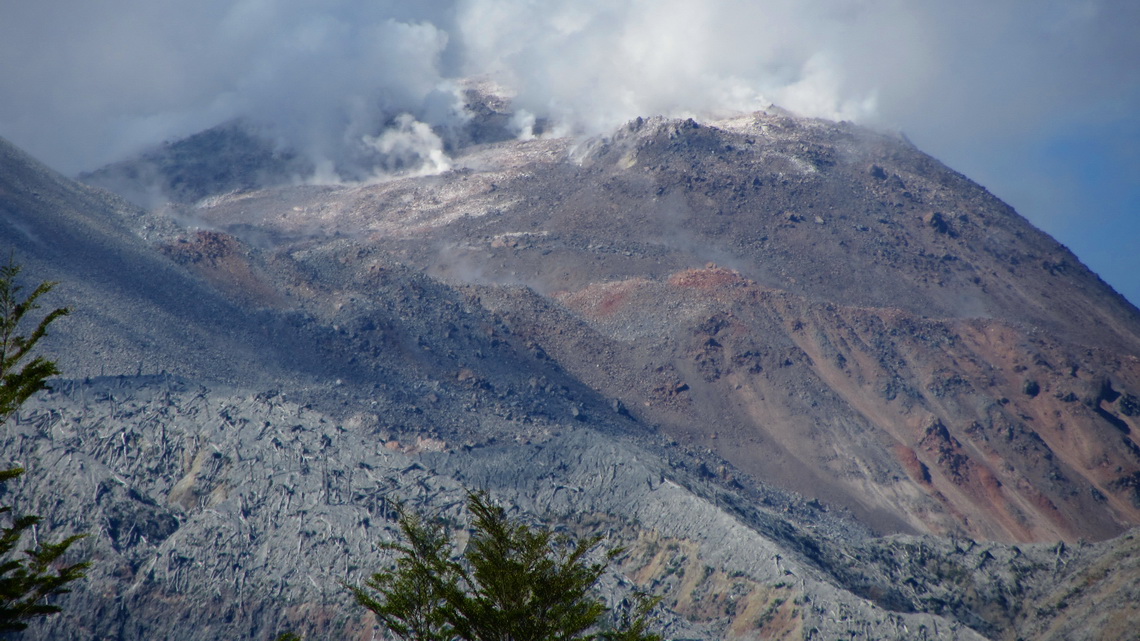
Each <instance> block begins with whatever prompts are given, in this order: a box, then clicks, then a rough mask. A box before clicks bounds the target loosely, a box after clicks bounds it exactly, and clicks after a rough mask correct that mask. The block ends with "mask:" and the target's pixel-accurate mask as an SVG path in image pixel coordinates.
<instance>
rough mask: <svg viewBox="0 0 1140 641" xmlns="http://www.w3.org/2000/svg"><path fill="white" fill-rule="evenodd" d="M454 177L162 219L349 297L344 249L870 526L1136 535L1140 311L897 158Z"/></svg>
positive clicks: (658, 158)
mask: <svg viewBox="0 0 1140 641" xmlns="http://www.w3.org/2000/svg"><path fill="white" fill-rule="evenodd" d="M454 164H455V167H456V168H455V169H453V170H452V171H448V172H445V173H444V174H441V175H437V176H426V177H408V178H401V179H394V180H387V181H382V182H378V183H371V184H359V185H349V186H325V187H312V186H309V187H293V188H290V187H284V188H275V189H266V190H259V191H254V192H250V193H244V194H240V195H232V196H225V197H220V198H213V199H210V200H209V201H204V202H202V203H199V204H198V205H197V206H194V207H185V208H182V209H180V210H179V215H180V216H183V217H195V218H196V219H197V220H199V221H200V224H202V225H204V226H209V227H211V228H212V229H215V230H220V231H221V232H224V233H226V234H229V235H232V236H234V237H236V238H240V239H244V240H245V241H246V242H247V243H248V244H249V245H250V246H260V247H262V248H263V249H264V250H265V254H263V255H267V256H279V255H282V254H290V255H292V256H294V257H300V259H301V262H305V261H308V260H310V258H311V259H314V260H315V259H316V258H317V252H315V251H310V250H308V249H305V253H304V254H302V253H301V252H298V251H296V250H295V248H307V247H309V246H316V245H319V246H322V247H325V248H326V252H327V253H326V254H325V256H326V257H327V258H328V259H329V260H335V261H337V262H339V263H340V264H344V265H356V266H357V267H358V271H357V272H356V275H355V276H353V278H352V279H350V280H349V281H345V282H346V283H355V285H352V287H351V288H352V289H353V291H355V292H356V294H355V295H353V296H354V297H355V298H357V299H360V298H362V297H363V298H367V294H366V292H367V289H368V287H367V285H366V284H365V283H366V279H365V278H364V275H363V272H360V271H359V268H360V267H361V266H362V265H363V264H364V262H366V261H363V260H362V259H360V258H358V257H357V254H359V252H361V251H363V252H365V253H364V254H361V255H363V256H368V257H380V256H387V257H389V258H390V259H391V260H394V261H397V262H400V263H402V264H404V265H407V266H408V267H410V268H412V269H414V270H419V271H422V272H424V273H427V274H430V275H432V276H433V277H436V278H438V279H440V280H442V281H443V282H445V283H449V284H451V285H453V286H457V287H460V288H463V287H467V288H468V289H469V290H470V291H474V292H477V295H478V296H479V298H480V300H481V301H482V304H483V305H485V306H487V307H489V308H492V309H494V310H495V311H496V312H497V313H499V314H501V315H502V316H503V318H506V319H509V324H510V326H511V327H512V329H513V331H514V333H515V335H516V336H518V337H520V338H521V339H522V340H523V341H524V343H525V344H526V345H527V346H528V349H531V350H532V351H535V352H536V353H539V352H541V353H542V354H545V355H546V356H548V357H550V358H552V359H553V360H555V361H557V362H558V364H559V365H560V366H561V367H563V368H565V370H566V371H567V372H568V373H570V374H572V375H573V376H575V377H577V378H578V379H580V380H581V381H583V382H584V383H586V384H587V385H589V386H591V387H593V388H594V389H596V390H598V391H599V392H601V393H602V394H603V395H604V396H606V397H609V398H615V399H617V400H618V401H620V403H621V404H622V405H623V406H624V407H625V408H626V409H627V411H628V412H629V413H630V414H631V415H632V416H635V417H637V418H638V419H639V420H640V421H641V422H643V423H646V424H654V425H659V426H660V429H661V431H662V432H664V433H665V434H668V435H669V436H670V437H672V438H674V439H676V440H677V441H679V442H681V443H684V444H686V445H688V446H690V447H693V448H696V449H711V450H713V451H715V452H716V453H718V454H719V455H720V456H722V457H724V458H726V459H728V460H729V461H730V462H731V463H732V464H734V465H735V466H736V467H737V468H738V469H740V470H742V471H744V472H747V473H748V474H751V475H753V476H755V477H758V478H762V479H765V480H768V481H771V482H773V483H776V484H778V485H780V486H783V487H787V488H791V489H794V490H796V491H798V492H801V493H803V494H805V495H808V496H811V497H815V498H819V499H820V500H824V501H826V502H828V503H829V504H833V505H839V506H843V507H845V508H847V509H850V510H852V511H853V512H854V513H855V514H856V515H858V517H859V518H861V519H863V520H864V521H865V522H867V523H869V524H871V525H872V526H873V527H875V528H876V529H878V530H880V531H884V532H887V531H900V532H931V533H943V534H947V533H955V534H962V535H966V536H972V537H983V538H990V539H998V540H1007V541H1030V540H1055V539H1058V538H1061V539H1065V540H1069V541H1075V540H1077V539H1079V538H1082V537H1084V538H1092V539H1102V538H1106V537H1111V536H1115V535H1117V534H1120V533H1121V532H1123V531H1124V530H1125V529H1127V528H1129V527H1132V526H1133V525H1135V524H1136V523H1137V522H1140V491H1138V490H1137V487H1138V486H1137V484H1136V480H1135V479H1136V478H1137V475H1138V474H1140V458H1138V457H1137V455H1136V454H1135V453H1136V452H1140V444H1138V443H1137V440H1136V437H1135V436H1134V433H1135V431H1136V430H1137V429H1140V413H1138V412H1136V411H1135V410H1134V406H1136V403H1137V400H1136V399H1137V395H1138V394H1140V391H1138V390H1140V365H1138V364H1140V360H1138V359H1137V355H1138V354H1140V347H1138V345H1140V330H1138V329H1137V328H1138V327H1140V313H1138V311H1137V309H1136V308H1135V307H1133V306H1132V305H1130V304H1129V303H1128V302H1127V301H1126V300H1124V299H1123V298H1121V297H1120V296H1118V295H1117V294H1116V293H1115V292H1113V291H1112V289H1111V288H1109V287H1108V286H1107V285H1105V284H1104V283H1103V282H1102V281H1101V280H1100V279H1099V278H1097V277H1096V275H1095V274H1093V273H1092V272H1090V271H1089V270H1088V269H1087V268H1085V267H1084V266H1083V265H1082V264H1081V263H1080V261H1079V260H1078V259H1077V258H1076V257H1075V256H1073V255H1072V253H1071V252H1069V251H1068V250H1067V249H1066V248H1064V247H1063V246H1061V245H1060V244H1058V243H1057V242H1056V241H1054V240H1053V239H1051V238H1049V237H1048V236H1047V235H1046V234H1044V233H1042V232H1041V231H1040V230H1037V229H1035V228H1033V227H1032V225H1030V224H1029V223H1028V222H1026V221H1025V220H1024V219H1023V218H1021V217H1020V216H1018V215H1017V214H1016V212H1014V211H1013V210H1012V209H1010V208H1009V207H1008V206H1007V205H1005V204H1004V203H1002V202H1001V201H1000V200H998V199H996V198H995V197H993V196H992V195H991V194H989V193H988V192H986V191H985V189H983V188H982V187H980V186H978V185H976V184H974V183H971V182H970V181H969V180H967V179H966V178H965V177H963V176H961V175H960V174H958V173H956V172H954V171H952V170H950V169H948V168H946V167H944V166H943V165H941V164H940V163H938V162H937V161H935V160H934V159H932V158H930V157H929V156H926V155H925V154H922V153H921V152H920V151H918V150H916V149H915V148H914V147H913V146H912V145H910V144H909V143H908V142H906V141H905V140H904V139H901V138H899V137H895V136H888V135H882V134H878V133H874V132H870V131H867V130H864V129H860V128H858V127H854V126H852V125H848V124H842V123H841V124H836V123H828V122H824V121H818V120H804V119H798V118H794V117H791V116H788V115H786V114H783V113H779V112H774V113H760V114H753V115H750V116H744V117H740V118H735V119H731V120H725V121H718V122H712V123H708V124H705V125H702V124H699V123H696V122H693V121H677V120H667V119H651V120H648V121H646V120H642V121H636V122H633V123H630V124H629V125H628V126H627V127H624V128H622V129H621V130H619V131H618V132H615V134H614V135H612V136H610V137H608V138H603V139H593V140H586V141H572V140H566V139H543V140H533V141H525V142H516V141H506V142H500V143H496V144H488V145H476V146H472V147H469V148H465V149H463V150H461V153H459V154H458V155H457V156H456V158H454ZM204 233H205V232H199V233H198V236H197V237H196V238H192V237H191V235H187V236H185V237H183V238H178V239H176V240H172V241H171V242H173V243H174V244H175V245H176V246H182V245H187V246H195V245H197V244H202V243H206V242H208V240H207V239H205V238H204V237H203V234H204ZM210 233H213V232H210ZM234 242H237V241H234ZM338 243H339V244H338ZM338 247H339V248H340V249H337V248H338ZM359 248H364V249H359ZM336 252H340V253H339V254H336ZM354 252H356V254H354ZM334 254H336V256H335V258H334V257H333V255H334ZM219 260H223V259H219ZM186 262H187V264H191V263H193V260H192V259H188V260H187V261H186ZM325 262H328V261H327V260H326V261H325ZM202 263H203V261H198V262H197V263H194V264H197V265H199V266H200V271H202V273H209V274H213V275H214V277H215V280H216V281H217V282H219V283H221V284H223V285H224V284H225V283H227V282H230V280H227V278H226V276H225V274H220V273H218V272H217V270H216V269H215V270H214V271H212V272H211V271H210V270H211V269H214V268H213V267H210V266H209V265H207V266H205V267H201V265H202ZM263 273H264V274H266V278H267V279H268V280H270V281H273V280H274V279H276V281H275V282H277V283H278V285H277V287H278V288H280V289H284V290H287V291H288V290H290V289H291V288H293V287H294V285H292V284H290V283H288V282H284V281H283V280H282V279H281V278H280V277H278V276H274V275H273V273H274V269H273V268H272V266H269V265H266V266H265V268H264V270H263ZM231 280H232V279H231ZM346 287H347V285H346ZM317 300H318V299H313V301H314V302H317ZM318 304H319V303H318Z"/></svg>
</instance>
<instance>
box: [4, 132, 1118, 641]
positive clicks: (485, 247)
mask: <svg viewBox="0 0 1140 641" xmlns="http://www.w3.org/2000/svg"><path fill="white" fill-rule="evenodd" d="M496 140H497V139H496ZM750 140H751V142H749V141H750ZM2 149H3V150H4V155H3V156H2V158H0V159H2V160H3V163H4V164H3V165H2V166H0V181H2V182H0V190H2V191H0V207H2V210H0V225H2V226H3V235H0V246H2V247H0V248H2V249H11V248H14V249H15V250H16V258H17V260H19V261H21V262H23V263H24V264H25V265H26V266H27V272H26V275H27V276H28V278H29V279H30V280H36V279H41V278H54V279H60V280H62V281H64V283H63V285H61V286H60V289H59V290H58V294H59V295H58V296H57V297H56V298H55V299H53V300H52V301H48V304H69V305H72V306H74V307H75V308H76V314H77V315H82V314H87V317H86V318H83V317H82V316H79V317H78V318H69V319H66V322H64V321H61V322H60V323H59V326H58V327H57V328H55V331H54V332H53V335H52V337H51V339H52V341H53V343H52V344H51V345H49V346H48V347H50V349H51V351H50V355H51V356H53V357H56V358H58V359H59V360H60V361H61V365H62V366H63V369H64V370H65V373H66V375H67V376H70V377H73V378H72V379H71V380H63V381H59V382H57V384H56V385H55V388H56V389H55V391H53V392H52V393H51V394H46V395H43V396H42V397H40V398H37V399H35V400H34V401H33V402H32V403H30V404H29V405H28V406H27V407H26V408H25V409H24V410H23V411H22V412H21V413H20V415H19V416H18V417H17V418H16V419H15V420H14V421H13V422H12V423H10V424H9V425H7V426H6V430H5V433H4V434H3V436H2V440H0V452H2V453H3V455H4V456H5V458H6V460H8V461H12V462H16V461H18V462H20V463H21V464H22V465H24V466H26V467H27V468H28V469H29V472H28V474H27V475H26V477H25V478H24V479H23V480H22V481H21V482H20V483H19V484H14V485H13V486H12V487H11V488H10V490H9V494H8V496H7V497H6V500H7V499H10V500H11V501H12V502H13V503H15V504H16V505H19V506H20V507H21V508H23V509H28V510H30V511H35V512H38V513H40V514H43V515H44V516H45V523H44V528H45V531H51V532H53V533H58V534H63V533H69V532H76V531H87V532H92V533H93V536H92V537H91V538H90V539H88V540H87V542H86V545H87V548H86V550H87V551H88V552H89V553H90V554H91V556H92V557H93V559H94V560H95V569H94V571H93V573H92V577H91V579H90V580H89V581H87V582H86V583H85V584H83V585H82V586H80V589H79V590H77V591H76V592H75V593H74V594H72V595H70V596H69V597H68V598H67V600H66V601H64V602H63V605H64V608H65V614H64V615H63V616H61V617H59V618H57V619H54V620H50V621H45V622H44V625H42V626H39V627H37V628H36V629H35V630H34V631H32V632H31V636H30V637H29V638H43V639H49V638H50V639H71V638H75V639H80V638H82V639H88V638H93V637H94V638H118V639H149V638H171V639H185V640H187V641H190V640H198V639H201V640H206V639H231V638H254V639H270V638H274V637H275V636H276V634H277V633H278V632H279V631H281V630H282V629H285V628H292V629H294V630H297V631H299V632H302V633H304V634H305V635H306V636H307V637H309V638H325V637H335V638H372V636H373V629H372V626H373V622H372V621H371V620H370V619H368V618H366V617H364V616H363V614H362V612H361V611H360V610H359V609H357V608H355V607H354V606H353V605H352V604H351V603H349V599H348V598H347V594H346V593H345V592H344V590H343V589H342V588H341V586H340V583H339V582H340V581H341V580H345V581H350V582H352V581H358V580H360V579H361V578H362V577H364V576H366V575H367V574H368V573H369V572H371V571H372V570H373V569H374V568H376V567H378V565H379V564H380V563H382V561H383V558H384V557H383V552H382V551H381V549H380V545H379V544H380V543H382V542H385V541H391V540H392V538H393V536H394V534H395V525H394V521H393V512H392V505H393V504H394V503H395V502H398V501H402V502H405V503H408V504H410V505H412V506H414V507H416V508H418V509H423V510H427V511H429V512H431V513H435V514H440V515H442V516H444V517H446V518H447V519H448V520H449V522H451V523H453V524H454V525H455V527H456V528H457V529H458V530H459V532H458V534H459V535H460V538H462V534H463V530H464V525H463V523H464V522H465V519H466V516H465V514H464V513H463V511H462V504H463V493H464V490H465V488H472V487H481V488H485V489H487V490H489V491H490V492H491V494H492V496H494V497H496V498H497V500H500V501H502V502H503V503H505V504H507V505H510V506H512V507H513V508H514V509H517V510H518V511H517V514H519V515H520V516H521V517H523V518H527V519H534V520H541V521H543V522H545V523H547V524H550V525H552V526H554V527H557V528H558V529H559V530H560V531H563V532H567V533H570V534H574V535H583V534H594V533H597V534H603V535H605V536H606V537H607V538H606V541H607V544H609V545H624V547H625V549H626V552H625V553H624V554H623V556H622V557H621V558H620V559H619V562H618V563H617V564H616V566H615V567H614V568H613V569H612V572H610V573H609V574H608V575H607V577H606V579H605V582H604V586H603V593H604V596H605V597H606V598H607V599H609V600H610V601H611V602H614V603H617V602H620V600H621V599H622V598H623V596H624V595H626V594H628V592H629V591H630V590H631V589H633V588H634V587H639V588H641V589H647V590H650V591H652V592H655V593H658V594H661V595H662V596H664V597H665V601H664V604H663V605H664V607H663V608H662V611H661V612H660V613H659V615H658V623H659V624H660V626H661V627H662V628H663V630H664V631H665V633H666V634H667V636H668V637H669V638H700V639H722V638H741V639H761V638H764V639H770V638H789V639H794V638H804V639H814V638H851V639H911V638H915V636H916V635H925V636H926V638H930V639H980V638H991V639H1005V638H1011V639H1012V638H1018V637H1019V636H1023V637H1026V638H1040V639H1046V638H1058V637H1059V636H1066V635H1067V637H1068V638H1078V639H1079V638H1081V636H1080V635H1082V634H1084V635H1087V636H1086V637H1085V638H1097V637H1098V636H1103V635H1102V634H1101V633H1111V632H1112V631H1114V630H1117V629H1119V625H1120V622H1121V620H1122V618H1121V616H1124V617H1125V618H1126V615H1120V616H1118V615H1116V614H1114V613H1116V612H1125V613H1127V612H1128V610H1127V607H1129V606H1128V604H1129V603H1130V599H1131V598H1132V597H1133V596H1134V595H1133V594H1132V590H1131V587H1130V586H1133V585H1136V584H1137V582H1136V580H1135V579H1136V578H1137V569H1136V568H1134V567H1132V565H1133V564H1130V563H1127V562H1125V561H1122V560H1121V559H1126V558H1129V553H1130V550H1131V549H1132V547H1134V546H1133V538H1130V537H1132V535H1131V534H1124V535H1122V536H1119V537H1117V538H1113V539H1110V540H1107V541H1105V542H1103V543H1098V544H1096V545H1083V544H1082V545H1065V546H1058V545H1057V541H1058V540H1059V539H1066V540H1067V539H1076V538H1079V537H1085V538H1088V539H1098V540H1099V539H1108V537H1112V536H1113V535H1115V534H1117V533H1119V532H1122V531H1123V530H1124V529H1126V528H1128V527H1130V526H1132V525H1134V524H1135V523H1136V522H1137V513H1136V510H1137V509H1140V508H1138V507H1137V506H1136V503H1137V502H1140V501H1136V500H1135V499H1134V498H1133V497H1135V496H1136V488H1137V484H1136V483H1134V482H1133V481H1132V479H1134V478H1135V476H1136V475H1137V474H1138V473H1140V468H1137V464H1138V463H1137V461H1140V454H1136V452H1140V448H1137V447H1136V444H1135V441H1134V438H1135V437H1134V434H1135V429H1137V428H1138V427H1140V425H1138V424H1137V419H1136V416H1137V415H1138V414H1140V405H1138V403H1137V401H1136V391H1137V390H1138V389H1140V385H1138V381H1137V380H1136V379H1137V359H1136V357H1135V354H1136V353H1137V352H1136V349H1135V346H1136V344H1137V339H1136V336H1137V331H1138V330H1137V324H1136V322H1135V316H1136V310H1135V309H1134V308H1132V307H1131V306H1129V305H1128V304H1127V302H1125V301H1123V300H1122V299H1120V298H1119V297H1116V296H1115V295H1114V294H1113V293H1112V292H1111V290H1109V289H1108V288H1107V287H1105V286H1104V285H1103V284H1102V283H1099V281H1098V280H1097V279H1096V278H1095V276H1094V275H1092V274H1090V273H1089V272H1088V271H1087V270H1085V269H1084V268H1083V267H1082V266H1080V264H1079V262H1078V261H1077V260H1076V259H1075V258H1074V257H1072V256H1071V254H1069V253H1068V252H1067V251H1066V250H1064V249H1063V248H1061V247H1060V246H1058V245H1056V244H1055V243H1052V241H1050V240H1049V239H1048V238H1047V237H1045V236H1044V235H1042V234H1040V233H1039V232H1036V231H1035V230H1033V229H1032V228H1031V227H1029V226H1028V224H1026V223H1025V222H1024V221H1022V220H1021V219H1020V218H1017V217H1016V216H1015V215H1014V214H1013V213H1012V212H1011V211H1009V210H1008V208H1006V207H1004V206H1003V205H1001V204H1000V203H999V202H997V201H996V200H994V199H992V197H990V196H988V195H987V194H985V193H984V191H983V190H981V189H980V188H977V187H976V186H973V185H971V184H969V183H968V182H967V181H965V180H964V179H962V178H961V177H960V176H957V175H956V174H953V172H949V170H946V169H945V168H942V167H941V166H940V165H938V164H937V163H935V162H933V161H931V160H930V159H928V158H926V157H924V156H922V155H921V154H920V153H918V152H917V151H915V150H913V148H911V147H910V146H909V145H907V144H906V143H905V142H904V141H900V140H896V139H894V138H891V137H883V136H879V135H877V134H873V133H871V132H867V131H864V130H860V129H857V128H853V127H850V126H847V125H834V124H829V123H822V122H818V121H805V120H799V119H795V118H791V117H789V116H786V115H783V114H778V113H773V114H756V115H754V116H751V117H749V118H746V119H742V120H734V121H727V122H723V123H712V124H710V125H697V124H696V123H692V122H687V121H667V120H652V121H641V122H635V123H632V124H631V125H630V126H629V127H627V128H625V129H623V131H620V132H617V133H615V135H614V136H612V137H610V138H608V139H602V140H591V141H571V140H565V139H540V140H534V141H526V142H519V141H509V140H508V141H503V140H500V141H499V142H494V143H491V144H483V145H479V144H472V145H470V146H467V147H463V148H462V149H458V150H457V157H456V158H455V159H454V160H455V164H456V167H457V169H454V170H452V171H449V172H447V173H444V174H441V175H438V176H424V177H418V178H404V179H395V180H389V181H386V182H379V183H372V184H359V185H344V186H324V187H316V186H285V187H277V188H273V189H265V190H254V191H248V192H241V193H231V194H228V195H227V194H213V195H214V196H215V197H213V198H209V199H207V200H205V201H199V202H198V204H194V205H187V204H182V205H177V204H176V205H172V206H169V207H165V208H163V209H160V210H155V211H150V212H145V211H141V210H137V209H134V208H131V207H129V206H127V205H125V204H124V203H123V202H122V201H120V200H117V199H115V198H113V197H110V196H109V195H107V194H106V193H105V192H101V191H98V190H91V189H88V188H84V187H82V186H79V185H76V184H74V183H71V182H70V181H67V180H66V179H64V178H62V177H60V176H58V175H56V174H54V173H53V172H51V171H50V170H47V169H46V168H44V167H43V166H42V165H39V164H38V163H35V162H34V161H33V160H31V159H29V158H27V157H26V156H24V155H22V154H21V153H20V152H18V150H14V149H12V148H11V147H10V146H5V147H2ZM908 172H909V173H908ZM896 175H897V176H898V181H900V182H901V181H904V180H905V183H903V185H902V186H900V185H898V184H896V181H895V177H896ZM900 190H901V191H900ZM907 192H909V193H910V194H911V196H910V197H908V196H906V195H905V194H906V193H907ZM916 194H918V196H915V195H916ZM37 196H39V197H37ZM45 196H46V197H45ZM908 198H909V199H911V200H913V199H914V198H921V201H922V203H924V204H929V203H935V204H937V205H938V207H939V209H938V211H937V212H933V213H939V214H940V215H939V216H934V215H933V213H932V212H926V213H922V212H920V211H919V210H918V209H917V208H916V207H917V206H909V205H906V204H905V201H907V199H908ZM896 201H897V202H904V205H903V206H902V207H898V206H896V204H897V202H896ZM924 206H925V205H924ZM920 214H921V215H920ZM928 214H929V215H928ZM817 216H818V219H819V220H818V221H817ZM844 216H846V218H843V217H844ZM879 219H881V220H884V221H886V222H881V223H875V224H876V225H881V227H874V228H872V224H871V221H872V220H874V221H877V220H879ZM979 221H980V222H979ZM970 225H977V226H978V227H979V229H977V230H975V229H973V228H972V227H969V226H970ZM864 228H865V229H864ZM983 228H984V229H988V230H990V232H992V235H987V233H990V232H987V233H983V232H982V231H981V230H982V229H983ZM1019 234H1020V236H1021V238H1019V237H1018V235H1019ZM946 254H951V256H952V257H951V258H946ZM1009 256H1015V257H1017V260H1018V261H1019V262H1018V265H1012V263H1010V262H1009V258H1008V257H1009ZM1030 256H1032V257H1033V258H1030ZM1046 256H1048V257H1049V258H1048V260H1049V261H1050V264H1052V265H1053V268H1052V271H1050V269H1048V268H1047V267H1046V266H1044V263H1043V262H1041V261H1043V260H1045V258H1043V257H1046ZM1002 261H1004V262H1002ZM1034 261H1037V262H1034ZM1062 262H1064V264H1065V265H1066V266H1065V267H1063V268H1062V267H1060V265H1061V264H1062ZM1007 265H1012V267H1013V269H1012V271H1011V270H1010V268H1009V267H1007ZM1034 265H1040V267H1037V266H1034ZM1030 267H1032V269H1030ZM1038 270H1040V271H1038ZM1045 274H1048V276H1045ZM975 277H976V278H978V279H979V280H980V281H981V282H975V281H974V280H973V279H974V278H975ZM1045 278H1047V279H1053V280H1052V281H1049V282H1048V283H1046V284H1047V285H1048V286H1046V284H1042V282H1039V281H1040V279H1045ZM938 280H942V285H938V283H937V281H938ZM53 295H55V294H54V293H53ZM1061 296H1064V297H1066V298H1065V299H1064V300H1063V301H1061V303H1063V304H1059V306H1058V311H1057V313H1056V314H1055V315H1054V314H1053V313H1052V312H1051V310H1050V307H1051V305H1052V301H1053V299H1054V298H1057V299H1058V300H1060V298H1059V297H1061ZM84 309H86V310H87V311H83V310H84ZM73 321H75V322H73ZM140 362H141V366H140ZM139 370H142V372H141V373H140V371H139ZM100 373H102V374H105V376H99V374H100ZM88 377H89V378H88ZM1030 383H1032V385H1031V384H1030ZM789 490H793V491H789ZM797 492H798V493H797ZM885 533H904V534H903V535H895V536H888V537H878V536H876V535H877V534H885ZM907 533H909V534H907ZM913 533H926V534H923V535H922V536H912V535H911V534H913ZM943 534H949V535H950V536H941V535H943ZM965 537H969V538H965ZM973 539H979V540H973ZM987 539H988V540H987ZM1030 540H1041V541H1047V542H1046V543H1041V544H1024V543H1022V542H1024V541H1030ZM1003 541H1017V542H1019V543H1018V544H1017V545H1014V544H1011V543H1004V542H1003ZM1109 566H1111V567H1112V568H1113V569H1112V570H1111V572H1109V571H1105V568H1106V567H1109ZM1084 586H1087V587H1084ZM1094 601H1095V602H1096V603H1098V604H1101V605H1102V606H1103V608H1098V607H1094V606H1093V605H1091V604H1092V603H1093V602H1094ZM1062 603H1064V604H1065V605H1064V606H1063V607H1062V605H1061V604H1062ZM1029 635H1031V636H1029Z"/></svg>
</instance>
